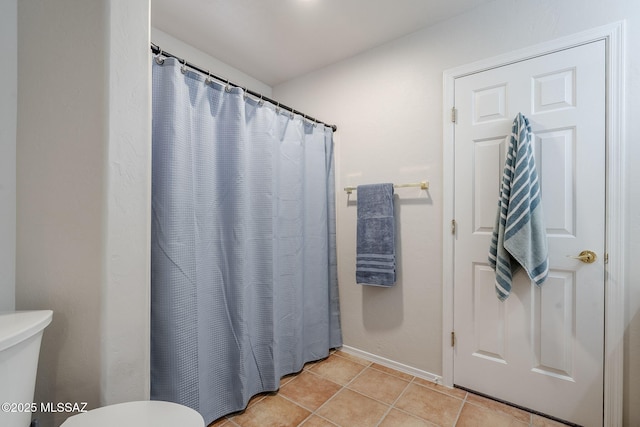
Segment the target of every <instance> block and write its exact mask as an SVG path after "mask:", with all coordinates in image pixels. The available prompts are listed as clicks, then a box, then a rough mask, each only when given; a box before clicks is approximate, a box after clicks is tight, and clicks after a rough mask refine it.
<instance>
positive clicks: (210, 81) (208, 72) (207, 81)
mask: <svg viewBox="0 0 640 427" xmlns="http://www.w3.org/2000/svg"><path fill="white" fill-rule="evenodd" d="M212 82H213V79H212V78H211V71H209V70H207V78H206V79H204V84H205V85H210V84H211V83H212Z"/></svg>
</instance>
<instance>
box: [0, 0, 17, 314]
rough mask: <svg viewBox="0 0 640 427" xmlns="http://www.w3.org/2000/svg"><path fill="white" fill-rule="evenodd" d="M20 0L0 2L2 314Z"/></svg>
mask: <svg viewBox="0 0 640 427" xmlns="http://www.w3.org/2000/svg"><path fill="white" fill-rule="evenodd" d="M17 10H18V6H17V0H3V1H2V2H0V52H2V60H1V61H0V76H2V78H1V79H0V310H13V309H14V307H15V278H16V272H15V270H16V268H15V264H16V120H17V118H16V115H17V112H16V109H17V92H18V75H17V72H18V65H17V64H18V26H17V24H18V15H17Z"/></svg>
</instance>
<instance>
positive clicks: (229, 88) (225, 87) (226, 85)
mask: <svg viewBox="0 0 640 427" xmlns="http://www.w3.org/2000/svg"><path fill="white" fill-rule="evenodd" d="M224 91H225V92H227V93H228V92H231V85H230V84H229V79H227V83H226V84H225V86H224Z"/></svg>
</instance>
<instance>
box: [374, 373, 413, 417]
mask: <svg viewBox="0 0 640 427" xmlns="http://www.w3.org/2000/svg"><path fill="white" fill-rule="evenodd" d="M373 369H375V368H373ZM376 370H377V369H376ZM378 372H381V371H378ZM396 378H397V377H396ZM414 379H415V376H414V377H413V378H411V381H408V382H407V385H406V386H404V389H402V391H401V392H400V394H398V397H396V399H395V400H394V401H393V403H391V405H389V409H387V411H386V412H385V413H384V415H383V416H382V418H380V421H378V424H376V427H379V426H380V423H382V421H384V419H385V418H387V415H389V413H390V412H391V411H392V410H393V409H397V408H396V403H398V401H399V400H400V398H401V397H402V396H403V395H404V394H405V392H406V391H407V389H408V388H409V386H410V385H411V383H412V382H413V380H414ZM397 410H399V409H397ZM403 412H404V411H403Z"/></svg>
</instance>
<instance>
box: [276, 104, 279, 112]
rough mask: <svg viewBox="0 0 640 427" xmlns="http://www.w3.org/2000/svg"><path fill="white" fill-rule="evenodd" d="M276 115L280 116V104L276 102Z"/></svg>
mask: <svg viewBox="0 0 640 427" xmlns="http://www.w3.org/2000/svg"><path fill="white" fill-rule="evenodd" d="M276 114H280V103H279V102H278V105H276Z"/></svg>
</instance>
